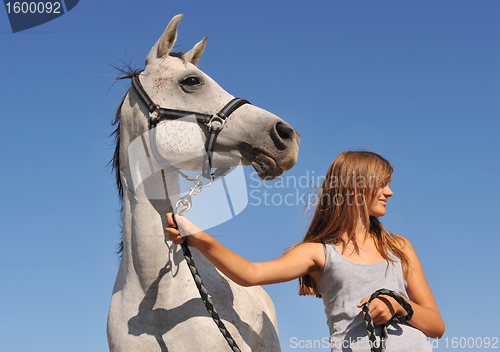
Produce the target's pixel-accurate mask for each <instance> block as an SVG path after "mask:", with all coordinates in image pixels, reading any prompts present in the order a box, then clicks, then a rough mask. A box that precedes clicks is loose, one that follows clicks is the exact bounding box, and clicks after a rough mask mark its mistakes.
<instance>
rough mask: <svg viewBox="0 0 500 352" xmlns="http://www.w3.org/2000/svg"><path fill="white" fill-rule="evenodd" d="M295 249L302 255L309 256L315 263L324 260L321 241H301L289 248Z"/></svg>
mask: <svg viewBox="0 0 500 352" xmlns="http://www.w3.org/2000/svg"><path fill="white" fill-rule="evenodd" d="M292 250H293V251H296V252H297V253H301V254H302V255H306V256H308V257H309V258H311V259H312V260H313V261H314V262H315V263H316V264H321V263H323V265H324V262H325V250H324V247H323V243H322V242H301V243H298V244H296V245H295V246H293V247H292V248H290V251H292Z"/></svg>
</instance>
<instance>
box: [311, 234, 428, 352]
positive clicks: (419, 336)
mask: <svg viewBox="0 0 500 352" xmlns="http://www.w3.org/2000/svg"><path fill="white" fill-rule="evenodd" d="M324 248H325V267H324V270H323V275H322V276H321V279H320V280H319V281H318V283H317V285H316V287H317V289H318V291H319V292H320V293H321V296H322V298H323V303H324V304H325V313H326V317H327V324H328V327H329V329H330V344H331V350H332V351H343V352H351V351H353V352H354V351H359V352H369V351H370V345H369V340H368V337H367V336H368V335H367V332H366V327H365V322H364V318H363V317H362V316H360V315H359V313H360V312H361V309H360V308H358V307H357V305H358V304H359V302H360V301H361V300H362V299H363V298H365V297H368V296H370V295H371V294H372V293H373V292H375V291H377V290H379V289H381V288H385V289H388V290H392V291H394V292H397V293H399V294H400V295H402V296H405V297H408V294H407V293H406V282H405V281H404V278H403V269H402V265H401V261H400V260H399V258H397V257H396V256H394V255H392V253H389V254H390V255H392V256H391V258H393V259H394V260H395V262H394V263H392V262H389V261H386V260H384V261H381V262H377V263H373V264H358V263H354V262H352V261H350V260H349V259H347V258H345V257H344V256H342V254H341V253H340V252H339V251H338V250H337V248H336V247H335V245H334V244H333V243H324ZM387 332H388V335H389V337H388V339H387V344H386V346H387V347H386V352H399V351H401V352H403V351H405V352H407V351H412V352H430V351H432V345H431V344H430V343H429V342H428V341H427V338H426V336H425V335H424V334H423V333H422V332H421V331H420V330H418V329H416V328H414V327H412V326H411V325H409V324H407V323H396V322H392V321H391V322H390V323H389V326H388V329H387ZM380 333H381V331H380V327H378V326H376V334H377V336H380Z"/></svg>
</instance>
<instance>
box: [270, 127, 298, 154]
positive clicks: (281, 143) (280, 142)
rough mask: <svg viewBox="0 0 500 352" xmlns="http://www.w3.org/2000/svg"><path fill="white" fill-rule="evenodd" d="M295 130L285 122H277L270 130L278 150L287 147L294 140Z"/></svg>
mask: <svg viewBox="0 0 500 352" xmlns="http://www.w3.org/2000/svg"><path fill="white" fill-rule="evenodd" d="M295 136H296V132H295V130H294V129H293V128H292V127H291V126H290V125H289V124H287V123H286V122H281V121H280V122H278V123H276V125H274V128H273V129H272V130H271V138H272V139H273V141H274V145H275V146H276V147H277V148H278V149H279V150H285V149H287V148H288V147H289V146H290V145H291V144H292V143H293V141H295V138H296V137H295Z"/></svg>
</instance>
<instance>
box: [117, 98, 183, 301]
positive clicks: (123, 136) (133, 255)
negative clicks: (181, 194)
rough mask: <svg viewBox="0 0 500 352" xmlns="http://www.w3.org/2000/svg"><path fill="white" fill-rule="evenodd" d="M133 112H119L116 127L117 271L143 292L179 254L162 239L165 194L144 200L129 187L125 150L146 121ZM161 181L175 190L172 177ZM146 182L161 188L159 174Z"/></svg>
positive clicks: (175, 180)
mask: <svg viewBox="0 0 500 352" xmlns="http://www.w3.org/2000/svg"><path fill="white" fill-rule="evenodd" d="M131 106H134V105H131ZM137 110H138V109H137V108H136V111H134V113H133V114H131V113H132V109H131V108H130V105H129V106H128V108H127V107H126V108H125V109H124V110H122V114H123V115H122V120H121V126H120V170H119V172H120V178H121V181H122V186H123V216H122V217H123V227H122V236H123V254H122V261H121V264H120V266H121V267H120V271H121V273H122V275H123V280H124V281H127V282H130V281H131V280H130V276H137V278H138V281H139V283H140V285H141V286H142V289H143V290H144V291H145V290H146V289H147V288H148V287H150V285H151V284H152V283H153V282H154V280H155V279H156V278H157V277H158V275H159V272H160V271H161V270H162V268H165V266H166V265H167V263H172V262H175V263H179V262H180V261H181V260H182V258H181V257H179V258H177V259H176V260H173V256H181V253H180V251H179V250H178V248H177V246H173V244H172V242H170V241H168V240H167V238H166V236H165V231H164V229H165V227H167V223H166V217H165V215H166V214H167V213H168V212H171V211H172V205H171V204H170V199H169V197H168V194H163V195H157V197H155V198H158V199H148V197H146V196H145V193H144V192H143V189H141V188H140V187H139V188H138V189H137V190H136V189H135V188H134V185H133V181H132V176H131V170H130V166H129V160H128V147H129V145H130V143H131V142H132V141H133V140H134V139H135V138H138V137H139V138H140V133H143V132H144V131H145V128H146V127H147V126H145V124H144V121H147V119H146V117H145V116H144V117H142V116H141V117H139V116H137V114H138V111H137ZM127 114H129V115H127ZM133 115H135V116H133ZM165 177H166V181H167V184H168V185H169V187H174V188H175V187H178V183H179V178H178V175H177V174H176V173H167V174H165ZM150 182H151V183H153V184H158V183H159V184H161V185H162V184H163V179H162V175H161V173H156V174H155V175H153V176H151V177H150ZM172 269H174V268H172ZM132 281H133V280H132Z"/></svg>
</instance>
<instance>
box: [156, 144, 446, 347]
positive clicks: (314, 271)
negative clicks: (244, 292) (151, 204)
mask: <svg viewBox="0 0 500 352" xmlns="http://www.w3.org/2000/svg"><path fill="white" fill-rule="evenodd" d="M392 172H393V169H392V166H391V165H390V163H389V162H388V161H387V160H385V159H384V158H382V157H381V156H380V155H378V154H375V153H372V152H345V153H342V154H341V155H339V156H338V157H337V158H336V159H335V160H334V161H333V163H332V164H331V166H330V168H329V169H328V172H327V174H326V176H325V179H324V181H323V184H322V186H321V189H320V190H319V193H318V202H317V205H316V210H315V213H314V216H313V219H312V222H311V225H310V226H309V229H308V231H307V233H306V235H305V237H304V240H303V241H302V242H301V243H299V244H297V245H295V246H294V247H292V248H291V249H290V250H289V251H288V252H286V253H285V254H284V255H283V256H282V257H280V258H278V259H275V260H272V261H268V262H263V263H251V262H249V261H247V260H246V259H244V258H242V257H241V256H239V255H237V254H235V253H233V252H231V251H230V250H228V249H227V248H225V247H223V246H222V245H221V244H220V243H219V242H217V241H216V240H215V239H214V238H213V237H211V236H210V235H208V234H207V233H205V232H203V231H201V230H200V229H199V228H198V227H196V225H194V224H192V223H191V222H189V220H187V219H186V218H185V217H183V216H176V218H175V219H176V221H177V224H178V225H179V228H180V231H182V232H184V235H188V236H187V237H181V233H180V231H179V230H177V229H175V228H174V227H175V223H174V221H173V219H172V214H167V220H168V223H169V225H170V226H171V227H168V228H166V229H165V230H166V232H167V233H168V234H169V238H170V240H171V241H173V242H174V243H175V244H181V243H182V242H183V241H185V240H187V241H188V245H189V246H192V247H195V248H197V249H198V250H199V251H200V252H201V253H202V254H203V255H204V256H205V257H206V258H207V259H209V260H210V261H211V262H212V264H214V265H215V266H216V267H217V268H218V269H219V270H220V271H222V272H223V273H224V274H225V275H226V276H228V277H229V278H230V279H231V280H233V281H234V282H236V283H238V284H240V285H243V286H253V285H266V284H274V283H278V282H285V281H290V280H293V279H296V278H299V282H300V291H299V294H300V295H317V296H318V297H322V299H323V301H324V304H325V313H326V315H327V323H328V326H329V328H330V342H331V346H332V351H345V350H348V351H351V350H352V351H370V345H369V343H368V338H367V330H366V327H365V321H364V318H363V314H362V313H361V308H362V305H363V304H364V303H365V302H367V301H369V299H370V296H371V294H372V293H373V292H374V291H377V290H379V289H382V288H384V289H388V290H391V291H393V292H395V293H397V294H399V295H400V296H402V297H404V299H406V301H407V302H408V303H409V304H410V305H411V307H412V309H413V316H412V318H411V320H409V321H408V322H405V323H399V322H396V321H395V320H393V319H392V318H393V317H394V316H406V315H407V312H406V310H405V309H404V308H403V307H402V306H401V305H400V304H399V303H398V302H397V301H396V300H395V299H394V298H393V297H390V296H387V295H381V296H379V297H378V298H377V299H374V300H372V301H371V302H370V303H369V310H370V312H371V316H372V319H373V323H374V324H375V325H382V324H385V323H387V322H389V323H388V329H387V330H388V339H387V341H386V352H392V351H412V352H418V351H422V352H423V351H431V350H432V347H431V345H430V344H429V343H428V341H427V339H426V336H427V337H431V338H440V337H441V336H442V335H443V333H444V330H445V325H444V322H443V319H442V318H441V315H440V313H439V310H438V307H437V304H436V301H435V300H434V297H433V295H432V292H431V290H430V288H429V285H428V284H427V282H426V280H425V276H424V273H423V270H422V266H421V264H420V261H419V259H418V257H417V254H416V253H415V250H414V249H413V247H412V245H411V244H410V242H409V241H408V240H407V239H405V238H404V237H401V236H398V235H394V234H391V233H389V232H388V231H387V230H386V229H385V228H384V227H383V226H382V224H381V223H380V221H379V219H378V218H379V217H381V216H384V215H385V213H386V206H387V201H388V199H389V198H390V197H392V195H393V192H392V191H391V189H390V187H389V183H390V180H391V177H392ZM380 332H381V331H380V328H377V329H376V333H377V335H378V336H380Z"/></svg>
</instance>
